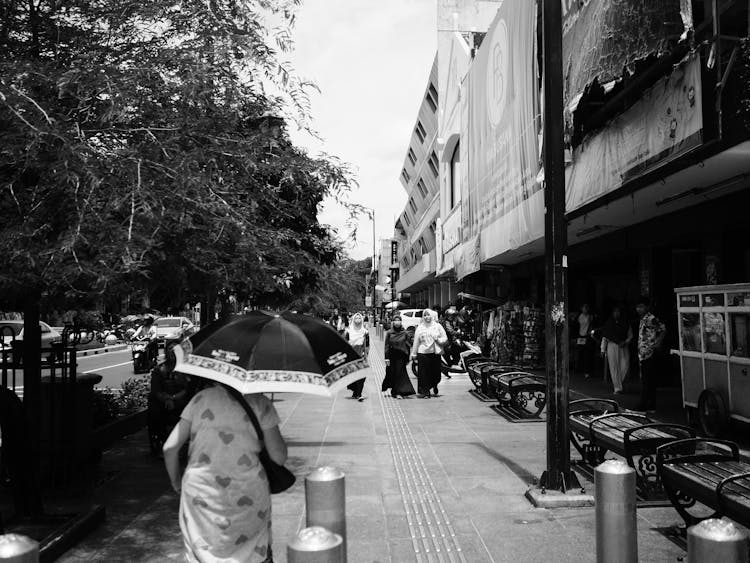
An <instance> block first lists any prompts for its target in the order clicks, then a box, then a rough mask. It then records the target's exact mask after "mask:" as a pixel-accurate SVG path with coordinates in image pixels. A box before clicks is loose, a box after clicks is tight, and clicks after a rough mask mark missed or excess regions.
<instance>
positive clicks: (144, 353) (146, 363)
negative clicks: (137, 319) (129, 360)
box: [131, 338, 157, 374]
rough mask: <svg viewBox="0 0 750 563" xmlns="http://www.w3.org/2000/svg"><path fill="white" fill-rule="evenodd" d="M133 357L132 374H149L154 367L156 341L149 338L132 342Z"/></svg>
mask: <svg viewBox="0 0 750 563" xmlns="http://www.w3.org/2000/svg"><path fill="white" fill-rule="evenodd" d="M131 352H132V355H133V373H136V374H138V373H146V372H150V371H151V370H152V369H154V367H156V360H157V358H156V341H155V340H152V339H149V338H140V339H138V340H133V341H132V345H131Z"/></svg>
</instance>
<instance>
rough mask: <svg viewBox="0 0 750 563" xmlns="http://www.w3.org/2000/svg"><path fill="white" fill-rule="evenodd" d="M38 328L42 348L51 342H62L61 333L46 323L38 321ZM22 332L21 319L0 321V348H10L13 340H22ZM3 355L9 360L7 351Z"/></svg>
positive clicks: (49, 345)
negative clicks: (40, 332) (0, 338)
mask: <svg viewBox="0 0 750 563" xmlns="http://www.w3.org/2000/svg"><path fill="white" fill-rule="evenodd" d="M39 328H40V329H41V331H42V348H50V347H51V345H52V344H53V343H56V342H62V335H61V334H60V333H59V332H57V331H56V330H55V329H53V328H52V327H51V326H49V325H48V324H47V323H43V322H41V321H40V322H39ZM23 332H24V330H23V321H0V337H2V340H0V350H10V349H11V346H12V344H11V343H12V342H13V340H17V341H22V340H23ZM3 356H4V357H6V356H7V357H6V358H5V359H7V360H8V361H11V356H10V355H8V354H7V353H6V354H3ZM0 360H2V358H0ZM19 361H20V360H19Z"/></svg>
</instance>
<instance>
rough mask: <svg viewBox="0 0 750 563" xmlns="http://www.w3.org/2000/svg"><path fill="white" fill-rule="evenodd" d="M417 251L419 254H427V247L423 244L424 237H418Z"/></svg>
mask: <svg viewBox="0 0 750 563" xmlns="http://www.w3.org/2000/svg"><path fill="white" fill-rule="evenodd" d="M419 251H420V253H421V254H424V253H425V252H427V245H426V244H425V242H424V237H419Z"/></svg>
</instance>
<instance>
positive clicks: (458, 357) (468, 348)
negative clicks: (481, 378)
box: [411, 331, 482, 379]
mask: <svg viewBox="0 0 750 563" xmlns="http://www.w3.org/2000/svg"><path fill="white" fill-rule="evenodd" d="M467 352H468V353H469V354H470V355H474V354H476V355H481V354H482V350H481V348H480V347H479V345H478V344H477V343H475V342H471V341H469V340H466V334H465V333H464V332H463V331H458V333H457V337H456V339H455V340H454V341H453V347H452V349H451V350H450V351H449V350H448V349H447V348H446V350H445V351H444V352H443V353H442V354H441V355H440V373H442V375H443V377H446V378H447V379H450V378H451V377H452V376H453V375H456V374H459V373H466V371H467V370H466V369H465V367H464V364H463V355H464V354H465V353H467ZM411 372H412V374H414V377H417V373H418V372H419V367H418V366H417V362H416V361H413V362H412V363H411Z"/></svg>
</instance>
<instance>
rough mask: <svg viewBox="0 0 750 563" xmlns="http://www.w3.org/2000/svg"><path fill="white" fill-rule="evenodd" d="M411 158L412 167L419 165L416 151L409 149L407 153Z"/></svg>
mask: <svg viewBox="0 0 750 563" xmlns="http://www.w3.org/2000/svg"><path fill="white" fill-rule="evenodd" d="M407 155H408V156H409V162H411V165H412V166H414V165H415V164H416V163H417V155H416V154H414V151H413V150H412V149H411V147H409V152H408V153H407Z"/></svg>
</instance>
